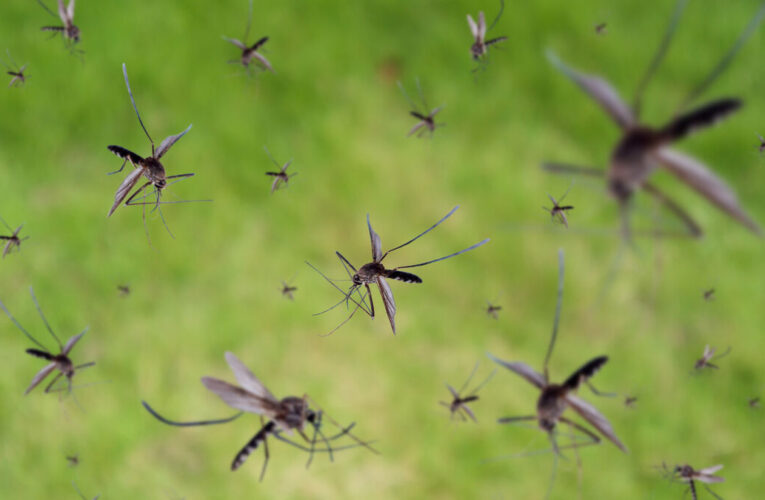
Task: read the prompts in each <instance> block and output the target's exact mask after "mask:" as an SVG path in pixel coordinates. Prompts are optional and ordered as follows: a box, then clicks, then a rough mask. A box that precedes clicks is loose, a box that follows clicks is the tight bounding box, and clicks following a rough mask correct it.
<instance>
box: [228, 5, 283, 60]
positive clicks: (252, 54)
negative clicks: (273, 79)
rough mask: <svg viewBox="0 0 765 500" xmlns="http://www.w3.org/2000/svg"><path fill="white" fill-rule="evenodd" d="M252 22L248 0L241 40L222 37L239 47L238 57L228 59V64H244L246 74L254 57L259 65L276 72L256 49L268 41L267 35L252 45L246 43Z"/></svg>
mask: <svg viewBox="0 0 765 500" xmlns="http://www.w3.org/2000/svg"><path fill="white" fill-rule="evenodd" d="M251 24H252V0H250V11H249V15H248V16H247V29H246V30H245V31H244V38H242V40H244V41H241V40H237V39H236V38H228V37H225V36H224V37H223V39H224V40H225V41H227V42H229V43H232V44H234V45H236V46H237V47H238V48H239V49H241V51H242V54H241V56H240V57H239V59H234V60H231V61H228V62H229V64H241V65H242V66H244V68H245V69H246V70H247V73H248V75H249V74H250V69H251V68H252V66H251V65H250V63H251V62H252V60H253V59H255V60H256V61H257V62H258V63H259V65H260V67H262V68H263V69H264V70H265V71H270V72H272V73H276V71H274V68H272V67H271V63H270V62H268V59H266V56H264V55H263V54H261V53H260V52H258V49H260V48H262V47H263V45H265V43H266V42H267V41H268V37H267V36H264V37H263V38H261V39H259V40H258V41H257V42H255V43H253V44H252V45H250V46H248V45H247V37H249V36H250V25H251Z"/></svg>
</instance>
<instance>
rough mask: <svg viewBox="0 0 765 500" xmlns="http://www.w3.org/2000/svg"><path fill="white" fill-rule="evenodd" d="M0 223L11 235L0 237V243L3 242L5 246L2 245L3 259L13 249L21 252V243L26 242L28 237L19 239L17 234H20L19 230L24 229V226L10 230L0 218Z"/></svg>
mask: <svg viewBox="0 0 765 500" xmlns="http://www.w3.org/2000/svg"><path fill="white" fill-rule="evenodd" d="M0 222H2V223H3V225H4V226H5V227H6V229H8V231H10V232H11V234H9V235H7V236H5V235H0V241H5V245H3V258H5V256H6V255H8V254H9V253H11V252H13V250H14V249H15V250H18V251H21V242H22V241H26V240H28V239H29V236H26V237H24V238H20V237H19V233H20V232H21V228H23V227H24V224H22V225H20V226H19V227H17V228H16V229H11V226H9V225H8V223H7V222H5V220H4V219H3V218H2V217H0Z"/></svg>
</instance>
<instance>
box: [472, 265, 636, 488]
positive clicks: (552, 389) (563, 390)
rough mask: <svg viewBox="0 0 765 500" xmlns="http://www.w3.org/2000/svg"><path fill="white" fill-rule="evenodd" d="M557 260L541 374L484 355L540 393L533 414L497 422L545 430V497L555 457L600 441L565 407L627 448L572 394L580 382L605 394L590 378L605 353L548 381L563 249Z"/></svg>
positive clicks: (560, 295) (596, 413)
mask: <svg viewBox="0 0 765 500" xmlns="http://www.w3.org/2000/svg"><path fill="white" fill-rule="evenodd" d="M558 262H559V264H558V265H559V274H558V299H557V303H556V306H555V319H554V321H553V330H552V336H551V338H550V344H549V346H548V348H547V354H546V355H545V360H544V365H543V373H542V374H540V373H538V372H537V371H535V370H534V369H533V368H531V367H530V366H529V365H527V364H526V363H523V362H520V361H514V362H508V361H503V360H501V359H499V358H496V357H494V356H492V355H491V354H487V355H488V356H489V358H491V359H492V360H494V361H495V362H496V363H498V364H499V365H501V366H504V367H505V368H507V369H508V370H510V371H512V372H514V373H516V374H518V375H520V376H521V377H523V378H524V379H526V380H527V381H528V382H530V383H532V384H533V385H535V386H536V387H537V388H538V389H539V390H540V391H541V394H540V395H539V399H538V400H537V407H536V410H537V411H536V415H527V416H519V417H504V418H500V419H499V420H498V422H499V423H503V424H505V423H516V422H522V421H529V420H536V421H537V422H538V425H539V427H540V428H541V429H542V430H543V431H545V432H547V434H548V436H549V438H550V442H551V444H552V451H553V452H554V454H555V455H554V457H555V460H554V462H553V472H552V477H551V481H550V486H549V489H548V496H549V493H550V491H552V485H553V483H554V480H555V473H556V469H557V465H558V456H559V455H560V451H561V450H563V449H566V448H573V449H574V450H575V451H576V450H577V449H578V448H581V447H584V446H588V445H597V444H600V442H601V439H600V437H598V436H597V435H596V434H595V433H593V432H592V431H590V430H589V429H587V428H586V427H584V426H582V425H580V424H578V423H576V422H574V421H573V420H570V419H568V418H567V417H565V416H563V413H564V412H565V411H566V409H568V408H569V407H570V408H572V409H573V410H574V411H575V412H577V413H578V414H579V415H580V416H581V417H582V418H584V419H585V420H586V421H587V422H588V423H589V424H590V425H592V426H593V427H594V428H595V429H596V430H597V431H598V432H600V434H602V435H603V437H605V438H606V439H608V440H610V441H611V442H612V443H613V444H614V445H616V447H618V448H619V449H620V450H622V451H623V452H625V453H626V452H627V448H626V447H625V446H624V444H622V442H621V441H620V440H619V438H618V437H617V436H616V433H615V432H614V430H613V428H612V427H611V424H610V423H609V421H608V420H607V419H606V418H605V417H604V416H603V415H601V413H600V412H599V411H598V410H597V409H596V408H595V407H594V406H592V405H591V404H590V403H588V402H586V401H585V400H583V399H580V398H579V397H578V396H576V395H575V394H574V393H575V392H576V391H577V390H578V389H579V387H580V386H581V385H582V384H585V385H587V386H588V387H589V388H590V390H591V391H592V392H593V393H594V394H596V395H598V396H606V395H608V394H605V393H601V392H600V391H598V390H597V389H596V388H595V387H594V386H593V385H592V384H591V383H590V381H589V379H590V378H592V376H593V375H595V373H596V372H597V371H598V370H599V369H600V368H602V367H603V365H604V364H606V362H607V361H608V357H607V356H598V357H596V358H593V359H591V360H590V361H588V362H587V363H585V364H584V365H583V366H581V367H580V368H578V369H577V370H576V371H574V373H572V374H571V376H569V377H568V378H567V379H566V380H565V381H564V382H563V383H562V384H553V383H550V378H549V375H548V370H547V365H548V363H549V361H550V356H551V355H552V351H553V347H554V346H555V340H556V338H557V336H558V324H559V321H560V312H561V306H562V302H563V277H564V258H563V251H562V250H560V251H559V252H558ZM561 423H563V424H566V425H567V426H568V427H569V429H570V430H571V432H572V434H571V443H570V444H567V445H564V446H559V445H558V444H557V441H556V438H555V434H556V427H557V426H558V424H561ZM577 433H579V434H580V435H583V436H584V437H585V438H586V439H587V440H586V441H581V440H580V441H577V440H576V437H577ZM522 455H523V454H521V455H514V456H516V457H517V456H522ZM577 465H578V467H580V468H581V462H580V460H579V455H578V452H577Z"/></svg>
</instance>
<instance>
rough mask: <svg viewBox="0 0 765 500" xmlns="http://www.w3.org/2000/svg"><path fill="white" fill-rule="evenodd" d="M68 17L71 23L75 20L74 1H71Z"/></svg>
mask: <svg viewBox="0 0 765 500" xmlns="http://www.w3.org/2000/svg"><path fill="white" fill-rule="evenodd" d="M66 15H67V17H68V18H69V21H70V22H71V21H73V20H74V0H69V5H68V6H67V8H66Z"/></svg>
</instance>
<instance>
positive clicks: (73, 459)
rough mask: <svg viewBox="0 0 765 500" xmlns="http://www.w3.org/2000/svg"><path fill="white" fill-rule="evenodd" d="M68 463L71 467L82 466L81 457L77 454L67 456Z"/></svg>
mask: <svg viewBox="0 0 765 500" xmlns="http://www.w3.org/2000/svg"><path fill="white" fill-rule="evenodd" d="M66 461H67V462H68V463H69V467H77V466H78V465H80V456H79V455H77V454H74V455H67V456H66Z"/></svg>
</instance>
